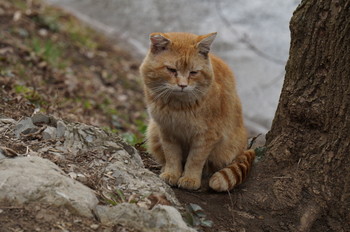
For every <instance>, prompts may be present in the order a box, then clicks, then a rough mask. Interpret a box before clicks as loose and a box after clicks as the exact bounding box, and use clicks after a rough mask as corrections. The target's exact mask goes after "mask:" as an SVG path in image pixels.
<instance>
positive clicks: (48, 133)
mask: <svg viewBox="0 0 350 232" xmlns="http://www.w3.org/2000/svg"><path fill="white" fill-rule="evenodd" d="M56 131H57V130H56V128H55V127H52V126H48V127H46V129H45V130H44V131H43V133H42V135H43V139H55V138H56V134H57V132H56Z"/></svg>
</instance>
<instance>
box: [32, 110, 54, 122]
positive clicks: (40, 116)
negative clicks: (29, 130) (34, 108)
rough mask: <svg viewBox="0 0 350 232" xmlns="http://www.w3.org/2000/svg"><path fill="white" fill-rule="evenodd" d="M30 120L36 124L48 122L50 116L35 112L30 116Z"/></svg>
mask: <svg viewBox="0 0 350 232" xmlns="http://www.w3.org/2000/svg"><path fill="white" fill-rule="evenodd" d="M32 122H33V123H34V124H38V123H44V124H49V122H50V117H49V116H48V115H45V114H42V113H36V114H34V115H33V116H32Z"/></svg>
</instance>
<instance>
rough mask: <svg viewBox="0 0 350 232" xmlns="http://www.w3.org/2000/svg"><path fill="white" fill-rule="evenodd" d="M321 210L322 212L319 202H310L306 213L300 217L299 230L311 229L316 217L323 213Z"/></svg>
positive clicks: (306, 230) (304, 231) (301, 231)
mask: <svg viewBox="0 0 350 232" xmlns="http://www.w3.org/2000/svg"><path fill="white" fill-rule="evenodd" d="M321 212H322V208H321V206H320V205H319V204H317V203H316V202H314V201H312V202H310V203H309V204H308V205H307V206H306V208H305V210H304V213H303V215H302V216H301V218H300V225H299V228H298V231H300V232H308V231H310V229H311V227H312V225H313V224H314V222H315V221H316V219H317V218H318V217H319V216H320V215H321Z"/></svg>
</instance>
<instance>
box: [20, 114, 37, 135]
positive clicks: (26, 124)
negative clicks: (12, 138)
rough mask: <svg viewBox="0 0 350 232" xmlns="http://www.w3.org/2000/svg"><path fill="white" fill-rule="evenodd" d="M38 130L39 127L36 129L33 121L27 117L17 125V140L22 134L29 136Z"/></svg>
mask: <svg viewBox="0 0 350 232" xmlns="http://www.w3.org/2000/svg"><path fill="white" fill-rule="evenodd" d="M37 130H38V127H36V126H35V125H34V124H33V122H32V119H31V118H29V117H26V118H25V119H23V120H21V121H19V122H18V123H17V124H16V127H15V135H16V137H17V138H19V137H20V135H21V133H23V134H29V133H33V132H35V131H37Z"/></svg>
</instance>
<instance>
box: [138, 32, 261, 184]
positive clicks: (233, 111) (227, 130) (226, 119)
mask: <svg viewBox="0 0 350 232" xmlns="http://www.w3.org/2000/svg"><path fill="white" fill-rule="evenodd" d="M215 36H216V33H211V34H208V35H201V36H197V35H194V34H189V33H152V34H151V35H150V40H151V47H150V50H149V53H148V54H147V56H146V58H145V59H144V61H143V63H142V65H141V68H140V71H141V75H142V77H143V81H144V91H145V96H146V104H147V107H148V112H149V115H150V122H149V125H148V130H147V143H148V148H149V152H150V153H151V154H152V155H153V156H154V158H155V159H156V160H157V161H158V162H159V163H160V164H162V166H163V168H162V173H161V174H160V177H161V178H162V179H163V180H164V181H165V182H167V183H168V184H170V185H173V186H175V185H177V186H179V187H180V188H184V189H191V190H194V189H198V188H199V187H200V186H201V178H202V174H203V170H206V171H207V172H208V173H209V174H211V173H214V174H213V175H212V177H211V178H210V181H209V186H210V187H211V188H212V189H214V190H216V191H226V190H230V189H232V188H233V187H234V186H235V185H237V184H240V183H241V182H242V181H243V180H244V179H245V177H246V175H247V174H248V171H249V169H250V167H251V165H252V161H253V159H254V157H255V153H254V152H253V151H251V150H250V151H245V148H246V142H247V135H246V130H245V128H244V126H243V119H242V110H241V103H240V100H239V98H238V96H237V93H236V89H235V80H234V77H233V74H232V72H231V71H230V69H229V68H228V66H227V65H226V64H225V63H224V62H223V61H222V60H221V59H219V58H218V57H216V56H214V55H212V54H210V53H209V50H210V45H211V44H212V42H213V40H214V38H215ZM204 167H205V168H204Z"/></svg>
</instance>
